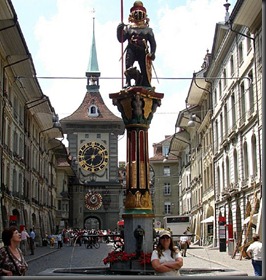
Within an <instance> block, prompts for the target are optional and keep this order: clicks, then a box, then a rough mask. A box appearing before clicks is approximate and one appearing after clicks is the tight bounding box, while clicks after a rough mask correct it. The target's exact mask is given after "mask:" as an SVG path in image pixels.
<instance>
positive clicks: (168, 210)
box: [164, 202, 171, 214]
mask: <svg viewBox="0 0 266 280" xmlns="http://www.w3.org/2000/svg"><path fill="white" fill-rule="evenodd" d="M164 214H171V202H165V203H164Z"/></svg>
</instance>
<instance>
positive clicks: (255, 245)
mask: <svg viewBox="0 0 266 280" xmlns="http://www.w3.org/2000/svg"><path fill="white" fill-rule="evenodd" d="M252 239H253V242H252V243H251V244H250V245H249V247H248V248H247V250H246V253H247V255H248V256H249V257H250V258H251V263H252V265H253V268H254V273H255V276H262V242H261V241H260V236H259V234H254V235H253V237H252Z"/></svg>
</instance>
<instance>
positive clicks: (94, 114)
mask: <svg viewBox="0 0 266 280" xmlns="http://www.w3.org/2000/svg"><path fill="white" fill-rule="evenodd" d="M88 113H89V116H90V117H98V116H99V110H98V107H97V106H96V105H91V106H90V107H89V110H88Z"/></svg>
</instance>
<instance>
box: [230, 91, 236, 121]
mask: <svg viewBox="0 0 266 280" xmlns="http://www.w3.org/2000/svg"><path fill="white" fill-rule="evenodd" d="M235 103H236V102H235V95H234V93H232V96H231V107H232V127H233V126H234V125H235V123H236V104H235Z"/></svg>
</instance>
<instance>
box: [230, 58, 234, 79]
mask: <svg viewBox="0 0 266 280" xmlns="http://www.w3.org/2000/svg"><path fill="white" fill-rule="evenodd" d="M234 68H235V62H234V56H233V55H231V57H230V71H231V72H230V74H231V76H234V73H235V69H234Z"/></svg>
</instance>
